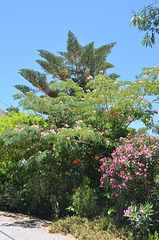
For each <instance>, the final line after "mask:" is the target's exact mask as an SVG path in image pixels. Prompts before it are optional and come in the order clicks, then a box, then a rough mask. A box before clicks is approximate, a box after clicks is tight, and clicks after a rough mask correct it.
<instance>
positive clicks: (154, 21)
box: [131, 4, 159, 47]
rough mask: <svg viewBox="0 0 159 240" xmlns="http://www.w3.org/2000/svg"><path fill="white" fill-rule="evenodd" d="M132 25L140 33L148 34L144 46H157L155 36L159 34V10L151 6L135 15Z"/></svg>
mask: <svg viewBox="0 0 159 240" xmlns="http://www.w3.org/2000/svg"><path fill="white" fill-rule="evenodd" d="M131 23H132V24H133V25H134V26H137V27H138V29H139V30H140V31H144V32H146V34H145V36H144V38H143V40H142V44H143V45H145V46H146V47H147V46H150V47H152V46H153V45H154V44H155V38H156V37H155V35H156V34H159V8H158V7H156V6H155V5H154V4H150V5H148V6H145V7H144V8H142V9H141V10H140V11H139V12H138V13H134V16H133V18H132V19H131Z"/></svg>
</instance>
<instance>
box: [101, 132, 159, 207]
mask: <svg viewBox="0 0 159 240" xmlns="http://www.w3.org/2000/svg"><path fill="white" fill-rule="evenodd" d="M120 141H121V144H120V145H119V146H118V147H117V148H116V149H115V150H114V151H113V153H112V154H111V158H110V157H108V158H103V159H101V160H100V162H101V167H100V169H98V171H100V172H101V173H102V174H103V175H102V177H101V179H100V182H101V185H100V187H105V188H108V187H109V189H110V191H111V193H112V196H113V197H120V198H122V199H125V200H129V199H131V201H132V199H134V200H136V199H137V200H138V201H141V202H142V201H145V200H146V201H148V200H149V198H150V189H152V187H153V186H154V185H155V184H156V176H157V173H158V171H159V169H158V160H159V157H158V149H159V140H158V139H157V138H156V137H148V136H146V135H140V134H138V133H137V134H136V135H135V136H132V135H131V134H129V135H128V138H122V137H121V138H120Z"/></svg>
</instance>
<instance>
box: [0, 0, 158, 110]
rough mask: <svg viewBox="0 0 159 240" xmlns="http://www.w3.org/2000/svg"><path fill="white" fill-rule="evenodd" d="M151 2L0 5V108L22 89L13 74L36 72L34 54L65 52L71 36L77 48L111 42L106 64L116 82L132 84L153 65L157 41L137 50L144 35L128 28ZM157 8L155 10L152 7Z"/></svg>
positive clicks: (48, 0) (29, 0)
mask: <svg viewBox="0 0 159 240" xmlns="http://www.w3.org/2000/svg"><path fill="white" fill-rule="evenodd" d="M152 2H153V0H136V1H135V0H113V1H110V0H109V1H107V0H80V1H79V0H74V1H73V0H67V1H66V0H58V1H55V0H45V1H42V0H23V1H22V0H14V1H13V0H5V1H1V5H0V36H1V38H0V39H1V41H0V42H1V44H0V56H1V57H0V69H1V78H0V108H1V109H4V110H5V108H6V106H5V105H4V104H2V102H3V103H5V104H7V105H11V104H12V105H14V106H17V103H16V102H15V101H14V100H13V98H12V95H13V94H15V93H17V90H16V89H15V88H14V85H16V84H27V81H26V80H25V79H24V78H22V77H21V76H20V75H19V74H18V70H19V69H22V68H29V69H34V70H40V71H41V69H40V67H39V66H38V64H37V63H36V62H35V60H36V59H39V56H38V52H37V49H45V50H48V51H50V52H52V53H54V54H56V52H57V51H65V49H66V41H67V33H68V31H69V30H71V31H72V32H73V33H74V34H75V36H76V37H77V38H78V40H79V42H80V44H82V45H86V44H88V43H90V42H92V41H95V47H99V46H101V45H103V44H106V43H111V42H117V44H116V45H115V47H114V48H113V49H112V53H111V54H110V55H109V57H108V59H107V61H108V62H111V63H112V64H114V65H115V67H116V68H115V69H114V72H116V73H118V74H119V75H121V78H120V80H130V81H134V80H135V75H136V74H139V73H140V72H141V71H142V68H143V67H152V66H155V65H157V64H159V44H158V43H159V41H158V42H157V44H156V45H155V46H154V47H153V48H146V47H143V46H142V45H141V43H140V42H141V40H142V36H143V34H144V33H142V32H139V31H138V29H137V28H134V27H131V26H130V19H131V18H132V10H136V11H138V10H139V9H140V8H142V7H143V6H144V5H147V4H150V3H152ZM158 5H159V4H158Z"/></svg>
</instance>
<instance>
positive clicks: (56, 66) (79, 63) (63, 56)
mask: <svg viewBox="0 0 159 240" xmlns="http://www.w3.org/2000/svg"><path fill="white" fill-rule="evenodd" d="M115 44H116V43H110V44H106V45H103V46H101V47H99V48H97V49H95V48H94V42H91V43H89V44H88V45H86V46H84V47H83V46H82V45H80V44H79V42H78V40H77V38H76V37H75V36H74V34H73V33H72V32H71V31H69V32H68V40H67V51H66V52H58V55H55V54H53V53H50V52H48V51H45V50H38V52H39V55H40V57H42V58H43V59H44V60H36V62H37V63H38V64H39V65H40V66H41V67H42V69H43V70H44V71H45V74H44V73H43V74H42V73H40V72H38V71H34V70H30V69H21V70H20V72H19V73H20V75H21V76H23V77H24V78H25V79H26V80H27V81H28V82H30V83H31V84H32V85H33V87H34V88H30V87H28V86H25V85H16V86H15V87H16V88H17V89H18V90H20V91H21V93H22V94H23V95H26V93H27V92H30V91H32V92H34V93H35V94H37V92H39V91H40V92H42V95H41V96H42V97H44V96H49V97H51V98H55V97H57V96H58V93H59V91H62V88H57V87H55V88H54V87H52V86H53V84H54V83H57V82H59V81H63V82H66V80H67V79H72V80H73V81H74V83H76V84H77V85H78V86H79V87H81V88H82V89H83V90H84V92H85V91H86V89H87V88H86V85H87V83H88V81H89V79H90V78H89V76H92V77H95V76H96V75H98V74H99V72H100V71H103V72H106V70H107V69H109V68H113V67H114V66H113V65H112V64H110V63H108V62H106V58H107V56H108V54H109V53H110V52H111V49H112V47H113V46H114V45H115ZM47 74H50V75H52V78H53V80H52V81H50V82H48V81H47V77H46V75H47ZM117 77H119V75H117V74H115V73H113V74H111V75H110V78H112V79H116V78H117ZM51 85H52V86H51ZM65 91H66V90H65ZM68 94H69V95H73V94H74V91H73V89H72V90H71V89H69V91H68ZM18 97H19V98H20V95H16V98H18Z"/></svg>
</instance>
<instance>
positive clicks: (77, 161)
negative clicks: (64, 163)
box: [73, 159, 81, 164]
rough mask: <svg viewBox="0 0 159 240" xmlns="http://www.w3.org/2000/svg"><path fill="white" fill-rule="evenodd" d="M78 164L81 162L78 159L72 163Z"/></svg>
mask: <svg viewBox="0 0 159 240" xmlns="http://www.w3.org/2000/svg"><path fill="white" fill-rule="evenodd" d="M80 162H81V160H80V159H75V160H74V161H73V163H74V164H77V163H80Z"/></svg>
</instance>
